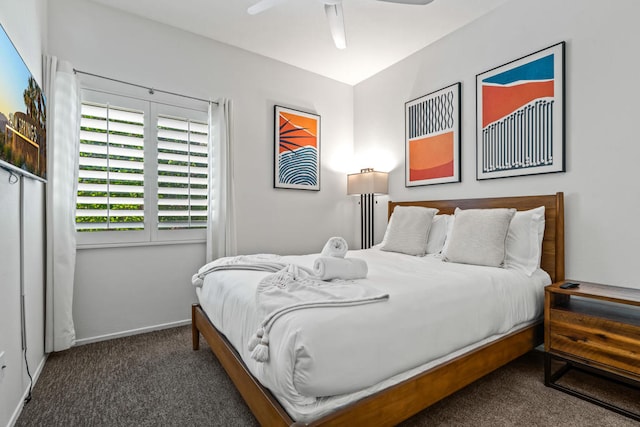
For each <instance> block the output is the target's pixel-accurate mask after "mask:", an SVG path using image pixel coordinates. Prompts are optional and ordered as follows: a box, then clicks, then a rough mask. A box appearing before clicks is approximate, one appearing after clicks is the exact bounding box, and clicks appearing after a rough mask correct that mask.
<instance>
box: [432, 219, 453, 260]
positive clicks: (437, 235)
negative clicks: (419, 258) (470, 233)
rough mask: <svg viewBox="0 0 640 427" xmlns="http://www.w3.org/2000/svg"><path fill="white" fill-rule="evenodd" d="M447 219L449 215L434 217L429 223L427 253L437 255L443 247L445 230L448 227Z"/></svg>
mask: <svg viewBox="0 0 640 427" xmlns="http://www.w3.org/2000/svg"><path fill="white" fill-rule="evenodd" d="M449 218H452V216H451V215H436V216H435V217H434V218H433V222H432V223H431V229H430V230H429V237H428V238H427V253H428V254H439V253H440V252H441V251H442V248H443V247H444V242H445V240H446V238H447V229H448V227H449Z"/></svg>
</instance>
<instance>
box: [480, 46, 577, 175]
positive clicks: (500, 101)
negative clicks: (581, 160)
mask: <svg viewBox="0 0 640 427" xmlns="http://www.w3.org/2000/svg"><path fill="white" fill-rule="evenodd" d="M564 45H565V43H564V42H560V43H558V44H555V45H553V46H550V47H548V48H545V49H542V50H540V51H537V52H535V53H532V54H530V55H527V56H524V57H522V58H519V59H516V60H514V61H511V62H509V63H507V64H504V65H501V66H499V67H496V68H493V69H491V70H489V71H485V72H484V73H481V74H478V75H477V76H476V100H477V106H476V114H477V117H476V129H477V130H476V132H477V133H476V161H477V165H476V179H478V180H481V179H491V178H505V177H512V176H522V175H535V174H542V173H551V172H564V170H565V156H564V135H565V134H564V111H565V106H564Z"/></svg>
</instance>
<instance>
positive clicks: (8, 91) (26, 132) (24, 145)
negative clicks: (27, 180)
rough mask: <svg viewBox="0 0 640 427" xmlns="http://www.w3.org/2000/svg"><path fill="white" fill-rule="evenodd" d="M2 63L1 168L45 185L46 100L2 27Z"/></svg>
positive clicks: (0, 35) (0, 30)
mask: <svg viewBox="0 0 640 427" xmlns="http://www.w3.org/2000/svg"><path fill="white" fill-rule="evenodd" d="M0 64H2V71H1V75H2V78H0V106H1V107H0V167H2V168H4V169H7V170H10V171H15V172H18V173H20V174H22V175H25V176H29V177H31V178H34V179H36V180H40V181H44V182H46V179H47V120H46V117H47V105H46V104H47V103H46V98H45V96H44V91H43V90H42V89H41V88H40V85H39V84H38V82H37V81H36V79H35V78H34V77H33V75H32V74H31V72H30V71H29V68H28V67H27V65H26V63H25V62H24V60H23V59H22V57H21V56H20V53H19V52H18V50H17V49H16V47H15V46H14V44H13V43H12V42H11V39H10V38H9V35H8V34H7V33H6V31H5V30H4V27H2V25H0Z"/></svg>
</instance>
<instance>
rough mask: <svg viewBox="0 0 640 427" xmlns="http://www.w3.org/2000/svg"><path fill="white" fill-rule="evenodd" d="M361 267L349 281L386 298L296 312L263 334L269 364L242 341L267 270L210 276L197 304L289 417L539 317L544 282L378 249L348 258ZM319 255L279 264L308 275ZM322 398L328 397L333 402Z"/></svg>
mask: <svg viewBox="0 0 640 427" xmlns="http://www.w3.org/2000/svg"><path fill="white" fill-rule="evenodd" d="M348 256H349V257H355V258H361V259H364V260H366V261H367V264H368V266H369V274H368V276H367V279H363V280H358V281H356V283H359V284H361V285H365V286H367V287H369V288H371V289H375V290H376V291H377V292H379V293H383V294H384V293H388V294H389V300H388V301H386V302H385V303H382V304H366V305H358V306H355V307H350V308H348V309H344V308H323V309H309V310H299V311H294V312H291V313H287V314H286V315H284V316H282V317H281V318H280V319H278V321H277V322H276V323H275V324H274V325H273V327H272V328H271V330H270V334H269V340H270V353H271V354H270V357H269V361H267V362H265V363H258V362H257V361H255V360H253V359H251V352H249V351H248V348H247V343H248V341H249V340H250V338H251V337H252V336H253V335H254V333H255V332H256V330H257V328H258V327H259V325H260V323H261V322H262V320H263V318H261V317H260V316H261V315H260V314H259V310H258V307H257V304H256V297H255V295H256V290H257V286H258V283H259V282H260V281H261V280H262V279H263V278H264V277H265V276H267V275H268V274H269V273H265V272H257V271H217V272H215V273H213V274H209V275H208V276H207V277H206V278H205V283H204V286H203V287H202V288H201V289H199V291H198V297H199V300H200V304H201V305H202V307H203V308H204V310H205V311H206V312H207V314H208V316H209V318H210V319H211V321H212V323H213V324H214V326H215V327H216V328H218V329H219V330H220V331H222V332H223V333H224V334H225V335H226V337H227V338H228V339H229V341H230V342H231V343H232V344H233V345H234V346H235V348H236V349H237V350H238V352H239V353H240V355H241V357H242V358H243V360H244V361H245V363H246V365H247V367H248V368H249V370H250V371H251V373H252V374H253V375H254V376H255V377H256V378H258V380H260V382H261V383H262V384H264V385H265V386H266V387H268V388H269V389H270V390H271V391H272V392H273V393H274V394H275V395H276V397H278V399H279V400H280V401H281V402H282V403H283V405H285V407H286V408H287V409H288V411H290V413H291V414H292V416H294V417H295V418H296V419H300V420H305V419H309V418H313V417H315V416H318V414H319V413H322V411H326V410H327V405H326V404H325V402H327V401H329V400H334V401H344V400H341V399H342V398H341V397H340V396H338V395H346V394H351V393H356V394H360V396H362V394H361V393H362V390H365V389H367V390H374V389H375V387H376V385H377V384H378V383H382V382H384V381H387V380H388V379H390V378H392V377H394V376H396V375H400V374H401V373H404V372H406V371H409V370H411V369H413V368H417V367H419V366H422V365H425V364H427V363H429V362H431V361H434V360H436V359H438V358H441V357H443V356H445V355H448V354H450V353H452V352H455V351H458V350H460V349H462V348H464V347H466V346H468V345H472V344H476V343H479V342H482V341H483V340H485V339H487V338H490V337H492V336H496V335H500V334H503V333H505V332H507V331H509V330H511V329H512V328H514V327H517V326H518V325H521V324H524V323H527V322H530V321H532V320H535V319H539V318H540V317H541V315H542V311H543V310H542V309H543V300H544V286H545V285H547V284H549V283H550V279H549V276H548V275H547V274H546V273H544V272H543V271H542V270H538V271H537V272H536V273H535V274H534V275H533V276H532V277H531V278H529V277H527V276H526V275H525V274H523V273H520V272H517V271H514V270H508V269H502V268H493V267H481V266H472V265H463V264H454V263H444V262H442V261H441V260H440V259H437V258H435V257H412V256H407V255H402V254H397V253H392V252H383V251H379V250H376V249H371V250H364V251H351V252H349V254H348ZM316 258H317V254H316V255H307V256H299V257H282V259H281V261H282V262H284V263H294V264H297V265H301V266H304V267H306V268H310V267H311V266H312V265H313V261H314V260H315V259H316ZM323 396H335V397H334V398H332V399H328V398H325V397H323Z"/></svg>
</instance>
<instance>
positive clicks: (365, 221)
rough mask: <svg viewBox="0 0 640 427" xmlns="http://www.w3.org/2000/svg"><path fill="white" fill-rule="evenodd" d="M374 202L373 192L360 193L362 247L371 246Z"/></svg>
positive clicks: (367, 247)
mask: <svg viewBox="0 0 640 427" xmlns="http://www.w3.org/2000/svg"><path fill="white" fill-rule="evenodd" d="M374 203H375V199H374V196H373V193H369V194H361V195H360V247H361V248H362V249H369V248H370V247H371V246H373V229H374V227H373V224H374V223H373V220H374V216H373V213H374Z"/></svg>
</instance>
